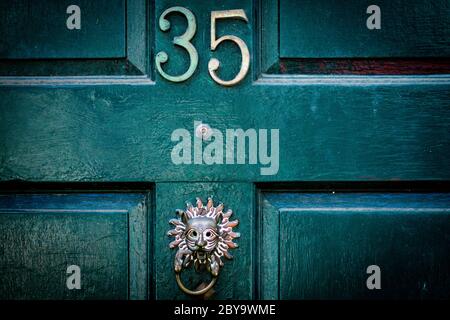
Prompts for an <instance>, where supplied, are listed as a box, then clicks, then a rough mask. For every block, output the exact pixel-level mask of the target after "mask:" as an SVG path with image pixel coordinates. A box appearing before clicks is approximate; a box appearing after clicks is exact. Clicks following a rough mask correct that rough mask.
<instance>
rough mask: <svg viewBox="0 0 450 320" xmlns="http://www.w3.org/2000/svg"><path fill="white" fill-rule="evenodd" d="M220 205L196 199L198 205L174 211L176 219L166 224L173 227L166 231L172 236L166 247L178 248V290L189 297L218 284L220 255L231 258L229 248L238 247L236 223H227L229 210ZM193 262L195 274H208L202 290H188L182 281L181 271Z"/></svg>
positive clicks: (220, 264)
mask: <svg viewBox="0 0 450 320" xmlns="http://www.w3.org/2000/svg"><path fill="white" fill-rule="evenodd" d="M222 210H223V204H219V205H218V206H217V207H214V203H213V200H212V198H211V197H210V198H208V203H207V204H206V206H204V205H203V202H202V201H201V200H200V199H199V198H197V205H196V206H195V207H194V206H193V205H192V204H190V203H187V208H186V211H183V210H177V214H178V215H179V216H180V218H179V219H171V220H170V221H169V223H171V224H172V225H174V226H175V229H172V230H170V231H168V232H167V235H168V236H172V237H175V240H174V241H172V242H171V243H170V244H169V247H170V248H171V249H173V248H176V247H178V251H177V253H176V254H175V260H174V269H175V278H176V280H177V284H178V286H179V287H180V289H181V290H182V291H183V292H185V293H187V294H190V295H201V294H204V293H206V292H207V291H209V290H210V289H211V288H212V287H213V286H214V285H215V284H216V281H217V277H218V276H219V271H220V267H222V266H223V261H222V259H221V258H222V256H225V257H226V258H227V259H232V258H233V256H232V255H231V254H230V253H229V252H228V249H232V248H237V247H238V245H237V244H236V243H234V242H233V239H235V238H238V237H240V234H239V233H237V232H233V228H234V227H235V226H237V225H238V223H239V221H238V220H234V221H230V220H229V219H230V217H231V215H232V214H233V212H232V211H231V210H227V212H226V213H223V212H222ZM192 263H193V265H194V268H195V270H196V271H197V272H201V271H203V270H206V271H208V272H210V273H211V276H212V279H211V282H210V283H209V284H208V285H207V286H206V287H205V288H203V289H201V290H196V291H194V290H190V289H188V288H186V287H185V286H184V284H183V282H182V281H181V277H180V274H181V271H182V269H183V268H187V267H189V266H190V265H191V264H192Z"/></svg>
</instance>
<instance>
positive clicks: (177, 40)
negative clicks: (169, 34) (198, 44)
mask: <svg viewBox="0 0 450 320" xmlns="http://www.w3.org/2000/svg"><path fill="white" fill-rule="evenodd" d="M173 12H178V13H181V14H182V15H184V17H185V18H186V20H187V22H188V24H187V29H186V31H185V33H184V34H182V35H181V36H177V37H174V39H173V43H174V44H175V45H177V46H180V47H182V48H184V49H185V50H186V51H187V52H188V53H189V58H190V64H189V67H188V69H187V71H186V72H185V73H183V74H181V75H169V74H167V73H166V72H165V71H164V70H163V68H162V65H163V64H164V63H166V62H167V61H168V60H169V56H168V54H167V53H166V52H164V51H160V52H158V53H157V54H156V57H155V63H156V69H157V70H158V72H159V74H160V75H161V76H162V77H163V78H165V79H167V80H169V81H172V82H183V81H186V80H187V79H189V78H190V77H191V76H192V75H193V74H194V72H195V70H196V69H197V66H198V53H197V49H196V48H195V47H194V46H193V45H192V43H191V40H192V39H193V38H194V36H195V32H196V31H197V23H196V20H195V16H194V14H193V13H192V11H190V10H189V9H186V8H184V7H171V8H168V9H166V10H165V11H164V12H163V13H162V14H161V16H160V17H159V28H160V29H161V30H162V31H168V30H169V29H170V22H169V20H167V19H166V17H167V15H169V14H170V13H173ZM218 19H239V20H243V21H245V22H246V23H248V19H247V15H246V14H245V12H244V10H242V9H235V10H223V11H212V12H211V51H215V50H216V49H217V47H218V46H219V45H220V44H221V43H222V42H224V41H227V40H228V41H232V42H234V43H236V45H237V46H238V47H239V49H240V50H241V54H242V62H241V67H240V70H239V72H238V74H237V75H236V76H235V77H234V78H233V79H231V80H228V81H225V80H222V79H220V78H219V77H218V76H217V74H216V71H217V70H218V69H219V67H220V62H219V60H217V59H216V58H211V60H209V63H208V71H209V75H210V76H211V78H212V79H213V80H214V81H215V82H217V83H218V84H220V85H222V86H227V87H231V86H234V85H236V84H238V83H239V82H241V81H242V79H244V78H245V76H246V75H247V73H248V69H249V67H250V53H249V51H248V47H247V45H246V44H245V42H244V41H243V40H242V39H241V38H239V37H237V36H234V35H225V36H222V37H220V38H216V21H217V20H218Z"/></svg>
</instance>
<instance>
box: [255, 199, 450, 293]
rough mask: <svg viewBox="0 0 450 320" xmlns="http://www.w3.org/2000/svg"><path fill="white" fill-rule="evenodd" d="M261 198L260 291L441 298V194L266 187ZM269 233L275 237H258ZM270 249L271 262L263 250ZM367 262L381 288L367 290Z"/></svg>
mask: <svg viewBox="0 0 450 320" xmlns="http://www.w3.org/2000/svg"><path fill="white" fill-rule="evenodd" d="M262 199H263V203H262V206H263V209H262V218H263V219H265V221H269V220H270V219H272V220H273V221H272V223H266V224H264V229H263V233H262V237H263V240H262V243H263V252H262V253H261V262H262V263H263V268H264V269H263V270H267V271H266V272H271V273H272V276H271V277H268V278H266V276H265V274H264V273H263V275H262V278H261V282H262V283H263V284H266V285H267V286H268V287H263V290H264V288H265V289H267V292H263V293H262V296H263V297H267V298H272V299H273V298H278V297H279V298H280V299H400V298H402V299H433V298H434V299H436V298H439V299H442V298H448V287H449V285H450V283H449V274H448V273H449V270H450V259H449V257H448V251H449V249H450V247H449V243H450V242H449V240H450V197H449V195H448V194H437V193H435V194H415V193H410V194H402V193H399V194H389V193H379V194H367V193H363V194H362V193H347V194H339V193H336V194H332V193H330V194H324V193H315V194H308V193H266V194H264V195H262ZM273 208H276V210H274V209H273ZM267 219H269V220H267ZM273 233H278V235H277V236H278V239H279V241H273V242H270V241H269V240H264V237H270V238H271V239H274V238H276V237H277V236H274V234H273ZM270 243H271V245H270ZM277 253H278V256H277V259H276V260H277V261H276V262H274V258H273V257H272V258H270V257H268V256H272V255H274V254H275V255H276V254H277ZM266 257H267V259H266ZM374 264H375V265H378V266H380V268H381V279H382V280H381V288H382V289H381V290H373V291H371V290H368V289H367V288H366V279H367V278H368V276H369V275H367V274H366V268H367V267H368V266H369V265H374ZM273 277H276V278H278V279H279V287H278V288H275V287H273V283H274V282H275V283H277V282H276V281H274V279H273Z"/></svg>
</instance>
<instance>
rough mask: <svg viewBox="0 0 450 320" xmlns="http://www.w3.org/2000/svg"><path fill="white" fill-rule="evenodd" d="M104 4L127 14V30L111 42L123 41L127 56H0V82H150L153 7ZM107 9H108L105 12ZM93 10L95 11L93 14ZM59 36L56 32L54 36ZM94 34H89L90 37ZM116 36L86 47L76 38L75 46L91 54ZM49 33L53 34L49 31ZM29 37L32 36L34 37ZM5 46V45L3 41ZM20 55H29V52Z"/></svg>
mask: <svg viewBox="0 0 450 320" xmlns="http://www.w3.org/2000/svg"><path fill="white" fill-rule="evenodd" d="M43 3H44V2H42V1H40V2H36V1H34V2H32V5H33V6H42V4H43ZM62 3H64V2H61V3H60V1H57V5H61V4H62ZM53 5H54V4H53ZM101 5H105V3H103V2H101V1H95V3H94V2H91V3H89V6H95V7H97V6H101ZM107 5H108V6H110V7H111V8H110V9H109V11H111V10H116V11H117V10H119V11H120V12H122V11H124V12H125V13H123V14H125V15H126V18H123V19H125V20H126V27H125V26H124V27H123V28H124V30H125V31H126V32H125V31H123V32H121V33H122V34H121V37H122V38H123V39H122V40H120V41H115V42H113V45H114V47H116V46H121V45H122V44H121V43H122V42H123V45H124V46H125V47H124V50H125V52H126V56H125V53H123V54H121V55H111V54H109V55H104V57H103V56H102V55H97V56H95V57H94V56H92V57H91V56H89V57H88V56H86V57H82V56H81V55H79V57H77V58H76V59H73V58H69V57H65V56H63V55H61V56H54V57H52V58H51V59H50V58H48V59H42V58H39V56H38V55H36V56H35V57H34V59H13V60H11V59H0V85H4V84H17V83H19V84H21V85H30V84H36V83H37V84H44V85H54V84H59V85H61V84H63V85H66V84H78V85H79V84H83V83H87V84H98V83H107V84H113V83H147V84H148V83H151V80H150V79H151V73H152V71H151V70H152V68H151V67H150V54H151V53H152V44H151V39H153V34H152V32H150V29H149V25H150V24H151V23H152V20H151V19H149V12H150V11H151V10H152V9H153V4H152V2H148V1H146V0H133V1H128V2H127V3H126V6H125V7H124V8H122V9H121V8H118V7H117V6H115V5H114V3H110V2H107ZM8 8H13V9H10V10H16V11H20V8H15V7H14V6H9V7H8ZM109 11H108V10H107V12H109ZM5 12H9V11H5ZM64 12H65V11H64ZM96 12H97V11H94V14H95V13H96ZM100 14H101V13H100ZM83 21H84V20H83ZM95 22H96V21H94V23H95ZM118 23H119V25H120V24H122V23H124V21H119V22H118ZM111 24H113V25H114V28H117V26H116V23H114V22H111ZM64 26H65V22H64ZM2 28H6V25H2V22H0V29H2ZM5 30H6V29H5ZM21 32H22V30H21ZM4 33H5V34H8V32H7V31H4ZM58 35H59V34H56V36H58ZM94 35H95V34H92V36H94ZM118 35H119V33H115V35H114V37H110V38H109V40H108V41H106V42H103V41H97V40H96V39H92V41H91V43H89V44H88V45H85V46H81V45H80V43H79V41H76V42H75V43H76V45H77V47H76V48H75V49H77V48H78V46H80V48H81V50H83V52H85V55H87V54H88V53H89V54H91V55H92V54H93V53H95V52H97V51H96V50H97V46H98V45H101V44H108V43H109V41H114V38H115V37H117V36H118ZM52 36H54V35H53V34H52ZM61 36H62V35H61ZM31 39H34V36H33V37H31ZM50 39H51V38H50ZM89 39H90V38H89ZM33 41H35V40H33ZM0 46H1V41H0ZM4 46H5V47H6V44H5V45H4ZM8 47H10V46H8ZM39 48H41V49H42V47H41V46H39V47H38V48H36V50H37V49H39ZM63 49H64V46H58V50H60V51H61V50H63ZM75 49H74V50H75ZM0 52H1V51H0ZM23 54H27V55H30V54H32V53H23ZM105 57H109V58H105ZM37 58H39V59H37ZM49 76H50V77H49ZM59 77H64V78H59Z"/></svg>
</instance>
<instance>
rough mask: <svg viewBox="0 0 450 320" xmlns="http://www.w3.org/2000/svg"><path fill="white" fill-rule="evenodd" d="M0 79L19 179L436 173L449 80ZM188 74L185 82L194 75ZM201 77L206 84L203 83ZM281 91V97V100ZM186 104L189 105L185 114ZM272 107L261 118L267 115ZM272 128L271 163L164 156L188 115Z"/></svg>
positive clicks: (0, 141)
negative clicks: (272, 167) (275, 158)
mask: <svg viewBox="0 0 450 320" xmlns="http://www.w3.org/2000/svg"><path fill="white" fill-rule="evenodd" d="M192 81H193V83H191V84H190V85H177V86H176V87H174V86H173V85H171V84H167V83H165V82H163V81H159V83H158V84H157V85H156V86H129V87H126V86H124V87H122V86H114V87H107V86H105V87H103V86H96V87H79V88H57V89H49V88H47V89H45V88H26V89H25V88H14V89H13V88H0V92H1V96H2V99H1V100H0V114H1V116H0V163H1V165H0V178H1V180H15V179H19V180H27V181H97V182H101V181H104V182H107V181H109V182H120V181H186V180H190V181H243V180H245V181H308V180H309V181H312V180H322V181H337V180H347V181H349V180H353V181H362V180H445V179H449V177H450V167H449V166H448V161H447V155H448V154H449V153H450V144H449V141H450V140H449V134H450V108H449V101H450V91H449V90H448V85H444V84H438V85H433V84H430V85H427V84H417V85H414V84H410V85H389V83H387V84H386V85H368V86H365V85H364V82H362V83H361V82H359V85H355V86H351V85H345V86H343V85H308V86H298V85H289V83H286V84H285V85H277V86H272V85H260V86H241V87H236V88H232V89H230V90H224V89H223V88H218V87H217V86H215V85H214V84H212V83H211V82H210V81H212V80H209V79H207V78H203V77H201V78H200V79H197V80H196V81H194V80H192ZM194 82H195V83H194ZM204 87H208V91H207V92H206V91H205V90H201V88H204ZM280 97H283V98H282V99H281V98H280ZM186 110H189V112H186ZM268 114H270V117H269V116H268ZM195 120H202V121H203V122H204V123H208V124H209V125H210V126H211V127H213V128H217V129H219V130H221V131H224V130H226V129H227V128H243V129H245V130H246V129H248V128H255V129H262V128H269V129H270V128H279V129H280V150H281V152H280V160H279V161H280V169H279V171H278V174H277V175H274V176H261V175H260V166H259V165H248V164H247V165H236V164H235V165H214V166H208V165H205V164H203V165H194V164H191V165H178V166H177V165H174V164H173V163H172V161H171V157H170V154H171V151H172V148H173V147H174V146H175V144H176V143H174V142H172V141H171V134H172V131H173V130H176V129H178V128H185V129H187V130H189V131H190V132H191V134H192V135H193V131H194V121H195Z"/></svg>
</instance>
